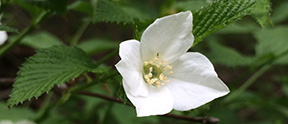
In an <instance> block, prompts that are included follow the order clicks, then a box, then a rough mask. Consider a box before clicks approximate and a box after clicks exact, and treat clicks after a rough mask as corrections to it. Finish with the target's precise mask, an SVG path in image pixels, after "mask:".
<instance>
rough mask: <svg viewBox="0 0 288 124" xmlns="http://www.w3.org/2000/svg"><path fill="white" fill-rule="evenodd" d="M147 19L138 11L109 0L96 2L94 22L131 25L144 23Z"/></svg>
mask: <svg viewBox="0 0 288 124" xmlns="http://www.w3.org/2000/svg"><path fill="white" fill-rule="evenodd" d="M147 18H148V17H147V16H146V15H145V14H143V13H141V12H140V11H139V10H138V9H136V8H133V7H128V6H120V5H117V4H115V3H113V2H111V1H109V0H99V1H98V2H97V8H96V15H95V16H94V17H93V20H94V22H116V23H124V24H126V23H133V22H134V21H136V20H138V21H144V20H146V19H147Z"/></svg>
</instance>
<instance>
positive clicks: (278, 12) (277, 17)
mask: <svg viewBox="0 0 288 124" xmlns="http://www.w3.org/2000/svg"><path fill="white" fill-rule="evenodd" d="M287 8H288V1H285V2H284V1H283V3H281V4H280V5H279V6H278V7H276V8H275V9H274V10H273V14H272V16H271V20H272V22H273V23H280V22H282V21H285V20H286V19H287V18H288V11H287Z"/></svg>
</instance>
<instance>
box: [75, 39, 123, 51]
mask: <svg viewBox="0 0 288 124" xmlns="http://www.w3.org/2000/svg"><path fill="white" fill-rule="evenodd" d="M78 47H79V48H81V49H82V50H84V51H85V52H86V53H87V54H95V53H99V52H104V51H107V50H112V49H117V48H118V47H119V43H117V42H112V41H109V40H105V39H90V40H87V41H83V42H81V43H80V44H79V45H78Z"/></svg>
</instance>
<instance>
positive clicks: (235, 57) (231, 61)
mask: <svg viewBox="0 0 288 124" xmlns="http://www.w3.org/2000/svg"><path fill="white" fill-rule="evenodd" d="M208 43H209V47H210V49H211V52H210V53H209V54H208V57H209V58H210V59H211V60H212V61H213V63H218V64H222V65H226V66H228V67H237V66H247V65H249V64H251V63H252V62H253V60H254V59H253V57H248V56H244V55H242V54H240V53H239V52H238V51H236V50H235V49H232V48H229V47H226V46H224V45H221V44H220V43H219V42H215V41H211V42H208Z"/></svg>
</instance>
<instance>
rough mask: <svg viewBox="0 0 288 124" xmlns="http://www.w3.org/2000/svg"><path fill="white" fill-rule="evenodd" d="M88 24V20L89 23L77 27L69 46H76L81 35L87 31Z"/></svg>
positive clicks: (85, 22)
mask: <svg viewBox="0 0 288 124" xmlns="http://www.w3.org/2000/svg"><path fill="white" fill-rule="evenodd" d="M90 23H91V21H90V20H89V21H84V22H83V23H82V24H81V26H80V27H79V29H78V30H77V32H76V34H75V35H74V37H73V38H72V40H71V43H70V45H71V46H75V45H77V43H78V42H79V39H80V38H81V36H82V35H83V33H84V32H85V30H86V29H87V27H88V26H89V24H90Z"/></svg>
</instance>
